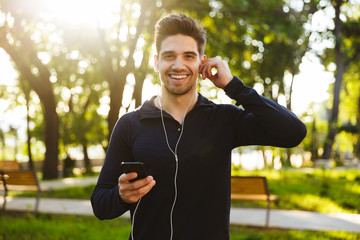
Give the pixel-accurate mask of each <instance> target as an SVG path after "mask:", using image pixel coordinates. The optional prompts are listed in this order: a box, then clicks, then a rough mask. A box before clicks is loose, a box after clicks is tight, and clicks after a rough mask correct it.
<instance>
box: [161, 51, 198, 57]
mask: <svg viewBox="0 0 360 240" xmlns="http://www.w3.org/2000/svg"><path fill="white" fill-rule="evenodd" d="M174 53H175V51H164V52H162V53H161V54H160V55H161V56H163V55H167V54H174ZM184 54H185V55H188V54H190V55H195V56H197V55H198V54H197V53H196V52H194V51H187V52H184Z"/></svg>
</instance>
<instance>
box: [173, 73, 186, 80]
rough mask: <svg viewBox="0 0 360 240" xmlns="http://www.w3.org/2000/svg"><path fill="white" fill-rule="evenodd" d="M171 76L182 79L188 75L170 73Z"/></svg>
mask: <svg viewBox="0 0 360 240" xmlns="http://www.w3.org/2000/svg"><path fill="white" fill-rule="evenodd" d="M170 77H171V78H175V79H182V78H186V75H172V74H171V75H170Z"/></svg>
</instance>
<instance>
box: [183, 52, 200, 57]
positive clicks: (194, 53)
mask: <svg viewBox="0 0 360 240" xmlns="http://www.w3.org/2000/svg"><path fill="white" fill-rule="evenodd" d="M184 54H186V55H188V54H190V55H195V56H197V55H198V54H197V53H196V52H194V51H188V52H184Z"/></svg>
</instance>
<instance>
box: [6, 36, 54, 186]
mask: <svg viewBox="0 0 360 240" xmlns="http://www.w3.org/2000/svg"><path fill="white" fill-rule="evenodd" d="M0 33H1V35H0V38H1V41H0V47H2V48H3V49H4V50H5V51H6V52H7V53H8V54H9V56H10V57H11V59H12V60H13V61H14V63H15V64H16V67H17V69H18V70H19V72H20V73H21V78H20V80H22V81H27V82H28V83H29V85H30V87H31V89H33V90H34V91H35V92H36V94H37V95H38V96H39V99H40V102H41V103H42V106H43V114H44V121H45V147H46V152H45V159H44V165H43V179H54V178H57V177H58V162H59V160H58V154H59V149H58V143H59V118H58V115H57V113H56V101H55V95H54V92H53V89H52V85H51V82H50V72H49V69H47V67H46V66H45V65H43V64H42V63H41V61H40V60H39V58H38V57H37V54H36V52H35V51H34V49H35V48H34V47H33V43H32V41H31V40H30V38H29V36H27V35H23V36H22V38H20V39H19V41H20V40H21V41H22V42H23V46H27V48H26V49H25V48H21V47H20V48H17V46H14V45H10V44H9V43H8V42H7V41H6V40H5V39H6V38H4V39H2V38H3V37H4V35H3V34H4V33H5V31H4V32H0ZM28 62H30V63H31V64H33V65H29V64H28ZM31 66H35V67H37V68H38V70H39V75H38V76H35V75H33V74H32V73H31V70H30V69H31Z"/></svg>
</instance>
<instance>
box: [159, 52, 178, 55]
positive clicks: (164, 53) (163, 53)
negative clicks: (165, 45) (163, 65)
mask: <svg viewBox="0 0 360 240" xmlns="http://www.w3.org/2000/svg"><path fill="white" fill-rule="evenodd" d="M174 53H175V52H174V51H165V52H162V53H161V54H160V55H161V56H162V55H166V54H174Z"/></svg>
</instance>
